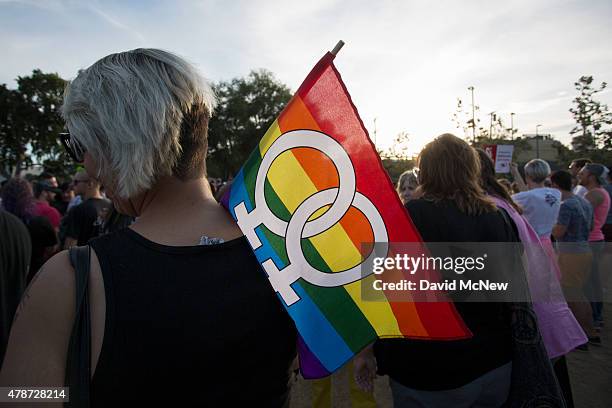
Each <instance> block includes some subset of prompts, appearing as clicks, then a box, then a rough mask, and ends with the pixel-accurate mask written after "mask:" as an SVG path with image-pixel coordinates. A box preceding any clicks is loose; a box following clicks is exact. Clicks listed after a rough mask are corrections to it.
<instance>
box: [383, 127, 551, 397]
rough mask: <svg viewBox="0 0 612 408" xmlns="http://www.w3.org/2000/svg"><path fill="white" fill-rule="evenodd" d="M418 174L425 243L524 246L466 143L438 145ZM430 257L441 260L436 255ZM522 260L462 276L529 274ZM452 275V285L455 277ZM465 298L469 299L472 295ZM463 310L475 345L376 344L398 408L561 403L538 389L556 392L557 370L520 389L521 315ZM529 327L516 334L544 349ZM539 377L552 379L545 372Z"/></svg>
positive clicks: (414, 208) (416, 208) (415, 209)
mask: <svg viewBox="0 0 612 408" xmlns="http://www.w3.org/2000/svg"><path fill="white" fill-rule="evenodd" d="M418 166H419V168H420V171H419V182H420V187H419V189H420V193H421V196H420V198H418V199H415V200H411V201H409V202H408V203H406V209H407V210H408V212H409V214H410V217H411V218H412V221H413V222H414V224H415V226H416V227H417V229H418V230H419V232H420V234H421V237H422V238H423V241H425V242H426V243H435V242H443V243H453V242H477V243H501V242H504V243H505V242H517V241H518V238H517V236H516V233H515V231H514V228H513V227H512V225H511V223H510V222H509V221H508V218H507V215H505V213H503V212H502V211H501V210H498V208H497V207H496V206H495V204H494V203H493V201H492V200H491V199H490V198H489V197H488V195H487V194H486V192H485V190H484V189H483V188H482V186H481V184H480V172H481V167H480V162H479V160H478V155H477V154H476V151H475V150H474V149H473V148H471V147H470V146H469V145H468V144H467V143H466V142H465V141H463V140H462V139H459V138H458V137H456V136H453V135H451V134H444V135H441V136H439V137H437V138H436V139H434V140H433V141H432V142H430V143H428V144H427V145H426V146H425V148H424V149H423V150H422V151H421V154H420V155H419V159H418ZM481 245H482V244H481ZM479 246H480V245H479ZM430 247H433V245H431V246H430ZM430 251H431V252H432V253H433V252H434V251H433V250H432V248H430ZM517 258H518V257H516V258H513V257H512V256H511V255H510V254H508V255H507V259H508V261H507V265H498V264H495V265H491V266H489V267H487V268H485V269H484V270H481V271H478V272H477V273H474V274H470V272H467V271H466V272H465V274H464V275H463V276H464V277H465V278H466V279H467V280H470V279H476V280H478V279H487V278H490V277H492V275H491V273H493V272H496V271H497V270H502V269H503V270H506V269H507V270H508V271H512V272H514V271H515V270H519V272H521V273H522V267H518V268H517V267H516V265H518V264H520V259H519V260H518V262H516V259H517ZM440 272H441V273H443V271H440ZM447 275H451V276H448V277H449V278H450V279H453V276H452V275H455V274H454V273H453V272H451V273H450V274H447ZM506 276H508V275H506ZM454 278H455V279H456V278H457V277H456V276H454ZM463 295H466V296H467V297H468V298H469V296H472V295H473V293H467V294H465V293H464V294H463ZM451 297H452V295H451ZM478 299H482V298H478ZM456 307H457V311H458V312H459V314H460V315H461V317H462V318H463V320H464V322H465V323H466V324H467V326H468V327H469V328H470V330H471V331H472V334H473V336H472V338H470V339H467V340H456V341H422V340H407V339H382V340H379V341H377V342H376V343H375V344H374V355H375V356H376V362H377V366H378V373H379V374H381V375H382V374H387V375H389V377H390V385H391V390H392V394H393V400H394V406H396V407H414V406H419V407H424V406H426V407H451V406H465V407H467V406H470V407H471V406H488V407H495V406H501V405H503V404H504V403H506V401H507V400H508V399H509V396H512V397H511V398H513V401H512V402H511V404H514V403H516V402H519V404H521V403H524V402H525V403H526V402H527V401H528V400H532V399H533V398H534V397H536V396H538V397H539V396H541V395H545V396H546V397H549V396H550V395H554V391H553V392H543V391H542V388H538V389H537V390H536V389H535V388H534V387H540V384H542V383H544V384H546V385H548V384H550V382H551V376H552V370H550V367H548V368H549V370H550V373H548V374H549V375H542V378H538V380H537V381H534V383H538V384H529V383H525V382H524V380H523V379H522V378H521V379H519V380H518V382H519V383H521V384H520V385H519V386H518V387H517V386H516V384H515V380H516V379H517V378H520V376H521V375H523V373H524V371H525V364H526V360H525V359H518V360H517V359H516V348H517V347H516V342H513V332H514V330H515V329H514V328H512V327H511V319H512V318H516V316H517V315H515V314H513V313H514V310H513V308H512V307H511V306H510V303H500V302H499V300H493V301H489V302H487V303H486V304H484V303H481V302H480V301H477V302H467V301H466V302H456ZM525 309H527V307H525ZM524 321H525V319H524V318H523V316H519V322H518V324H517V326H521V327H520V328H518V329H517V330H519V331H521V335H523V338H521V340H528V341H530V342H531V341H532V340H533V343H530V347H532V346H531V345H532V344H533V345H535V347H538V345H539V346H540V347H541V343H538V338H539V337H538V336H539V335H538V331H537V324H536V325H535V327H530V329H529V330H527V331H526V332H527V333H528V336H527V337H528V338H526V337H525V335H526V334H525V333H526V332H525V331H523V330H524V329H525V328H524V327H522V323H523V322H524ZM532 336H533V337H532ZM518 348H519V349H520V348H521V346H520V345H519V346H518ZM542 352H543V349H542ZM543 353H544V352H543ZM544 354H545V353H544ZM546 362H547V360H546ZM515 365H516V367H515ZM515 368H516V369H517V370H515ZM538 368H539V367H538ZM538 372H539V373H540V374H541V373H542V372H544V374H547V372H546V371H544V370H541V371H538ZM517 373H518V374H519V375H518V377H517ZM525 377H528V376H525ZM511 380H512V381H511ZM552 383H553V384H554V379H553V380H552ZM511 384H512V387H511ZM526 384H527V385H526ZM521 386H523V387H521ZM526 388H529V390H528V391H526ZM553 398H554V397H553Z"/></svg>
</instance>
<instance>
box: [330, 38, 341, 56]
mask: <svg viewBox="0 0 612 408" xmlns="http://www.w3.org/2000/svg"><path fill="white" fill-rule="evenodd" d="M343 46H344V41H342V40H340V41H338V44H336V46H335V47H334V49H333V50H332V51H331V54H332V55H333V56H334V57H335V56H336V55H338V52H340V49H341V48H342V47H343Z"/></svg>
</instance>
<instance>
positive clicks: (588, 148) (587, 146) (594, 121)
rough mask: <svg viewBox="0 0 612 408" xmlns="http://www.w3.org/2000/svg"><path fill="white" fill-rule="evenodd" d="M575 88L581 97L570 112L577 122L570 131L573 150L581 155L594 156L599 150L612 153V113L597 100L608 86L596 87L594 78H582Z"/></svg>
mask: <svg viewBox="0 0 612 408" xmlns="http://www.w3.org/2000/svg"><path fill="white" fill-rule="evenodd" d="M574 86H575V88H576V90H577V91H578V92H579V95H578V96H577V97H576V98H574V101H573V102H574V107H572V108H571V109H570V110H569V111H570V112H571V113H572V117H573V118H574V120H575V121H576V126H575V127H574V128H573V129H572V130H571V131H570V134H571V135H573V136H574V137H573V138H572V148H573V150H574V151H576V153H578V154H579V155H588V154H594V153H596V151H597V150H599V149H603V150H605V151H608V152H610V151H612V128H611V127H610V125H612V113H610V111H609V110H608V105H606V104H604V103H601V102H600V101H598V100H596V99H595V96H596V95H597V94H598V93H600V92H601V91H603V90H604V89H605V88H606V86H607V84H606V83H605V82H602V83H601V84H600V85H599V87H596V86H595V84H594V83H593V77H592V76H581V77H580V79H579V80H578V81H577V82H575V83H574Z"/></svg>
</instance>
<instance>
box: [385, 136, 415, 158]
mask: <svg viewBox="0 0 612 408" xmlns="http://www.w3.org/2000/svg"><path fill="white" fill-rule="evenodd" d="M409 142H410V135H409V134H408V132H405V131H402V132H399V133H398V134H397V135H396V136H395V138H394V139H393V143H392V144H391V146H390V147H388V148H386V149H384V150H378V155H379V156H380V157H381V158H383V159H390V160H399V161H402V160H408V159H410V157H411V156H410V153H408V150H409Z"/></svg>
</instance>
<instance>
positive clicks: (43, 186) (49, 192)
mask: <svg viewBox="0 0 612 408" xmlns="http://www.w3.org/2000/svg"><path fill="white" fill-rule="evenodd" d="M58 193H61V190H60V189H58V188H57V187H54V186H53V185H52V184H51V183H50V182H49V181H48V180H41V181H37V182H35V183H34V201H35V209H34V215H36V216H40V217H45V218H47V219H48V220H49V222H50V223H51V225H52V226H53V228H54V229H55V231H56V232H57V231H58V230H59V225H60V221H61V218H62V216H61V214H60V213H59V211H57V209H55V208H53V207H51V205H50V203H51V201H53V198H54V197H55V194H58Z"/></svg>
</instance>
